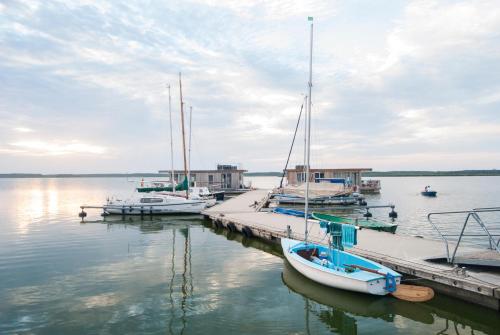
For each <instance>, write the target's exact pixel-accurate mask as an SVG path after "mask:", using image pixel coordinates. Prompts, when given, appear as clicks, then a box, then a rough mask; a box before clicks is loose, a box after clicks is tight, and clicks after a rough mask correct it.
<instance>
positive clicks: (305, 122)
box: [301, 95, 309, 182]
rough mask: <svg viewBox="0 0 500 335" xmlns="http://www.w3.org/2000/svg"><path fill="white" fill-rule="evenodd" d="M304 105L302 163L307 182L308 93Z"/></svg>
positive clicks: (303, 175) (303, 180)
mask: <svg viewBox="0 0 500 335" xmlns="http://www.w3.org/2000/svg"><path fill="white" fill-rule="evenodd" d="M304 105H305V106H306V112H305V113H304V163H303V165H302V172H301V173H302V178H303V179H302V182H305V177H306V160H307V118H308V116H307V111H308V108H309V107H308V106H309V105H308V104H307V95H306V96H305V97H304Z"/></svg>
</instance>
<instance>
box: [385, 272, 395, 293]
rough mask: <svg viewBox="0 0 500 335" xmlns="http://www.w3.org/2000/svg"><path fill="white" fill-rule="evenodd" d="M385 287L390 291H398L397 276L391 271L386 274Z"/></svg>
mask: <svg viewBox="0 0 500 335" xmlns="http://www.w3.org/2000/svg"><path fill="white" fill-rule="evenodd" d="M385 289H386V290H387V292H390V293H392V292H394V291H396V277H394V276H393V275H392V274H390V273H386V275H385Z"/></svg>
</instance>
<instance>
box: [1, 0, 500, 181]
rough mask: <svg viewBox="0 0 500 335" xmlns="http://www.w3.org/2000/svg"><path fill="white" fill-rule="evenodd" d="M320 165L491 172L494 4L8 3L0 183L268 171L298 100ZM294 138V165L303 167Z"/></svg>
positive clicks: (496, 104)
mask: <svg viewBox="0 0 500 335" xmlns="http://www.w3.org/2000/svg"><path fill="white" fill-rule="evenodd" d="M307 16H314V23H315V28H314V29H315V31H314V33H315V41H314V58H313V59H314V65H313V85H314V87H313V109H312V113H313V122H312V140H313V150H312V164H313V165H316V166H331V167H371V168H373V169H375V170H411V169H425V170H438V169H441V170H444V169H446V170H448V169H449V170H458V169H483V168H484V169H491V168H500V5H499V3H498V0H493V1H471V0H469V1H369V0H365V1H356V0H351V1H334V0H327V1H320V0H310V1H305V0H303V1H296V2H292V1H283V0H276V1H272V0H253V1H248V2H245V1H230V0H191V1H189V0H184V1H116V2H104V1H97V0H96V1H93V0H81V1H69V0H68V1H41V2H36V1H28V0H27V1H9V0H2V1H0V84H1V90H0V118H1V122H0V173H7V172H41V173H92V172H138V171H140V172H155V171H157V170H158V169H160V168H168V167H169V162H170V151H169V150H170V149H169V146H170V145H169V143H170V142H169V139H170V137H169V124H168V89H167V85H168V84H170V85H171V89H172V111H173V113H174V120H173V122H174V147H175V155H174V160H175V162H176V164H175V165H176V166H177V167H179V168H180V167H181V150H180V147H181V137H180V121H179V120H180V116H179V115H180V112H179V84H178V73H179V71H181V72H182V75H183V93H184V98H185V102H186V106H187V107H188V108H187V109H189V106H192V107H193V133H192V167H193V168H195V169H196V168H212V167H214V166H215V164H216V163H218V162H220V163H223V162H224V163H238V164H241V165H242V166H243V167H244V168H246V169H248V170H250V171H277V170H280V169H281V168H282V166H283V164H284V162H285V160H286V155H287V152H288V148H289V145H290V141H291V137H292V135H293V130H294V127H295V122H296V119H297V116H298V112H299V110H300V105H301V103H302V100H303V94H304V93H305V92H306V89H307V76H308V47H309V37H308V34H309V26H308V22H307ZM302 145H303V130H302V129H300V133H299V138H298V144H297V146H296V150H295V151H294V154H293V157H292V164H298V163H300V162H301V161H302V150H303V149H302Z"/></svg>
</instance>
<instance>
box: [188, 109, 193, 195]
mask: <svg viewBox="0 0 500 335" xmlns="http://www.w3.org/2000/svg"><path fill="white" fill-rule="evenodd" d="M192 119H193V106H189V149H188V183H189V184H190V185H191V133H192V132H191V121H192Z"/></svg>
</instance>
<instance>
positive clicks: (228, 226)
mask: <svg viewBox="0 0 500 335" xmlns="http://www.w3.org/2000/svg"><path fill="white" fill-rule="evenodd" d="M226 227H227V229H228V230H229V231H230V232H233V233H234V232H236V226H235V225H234V223H228V224H227V226H226Z"/></svg>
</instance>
